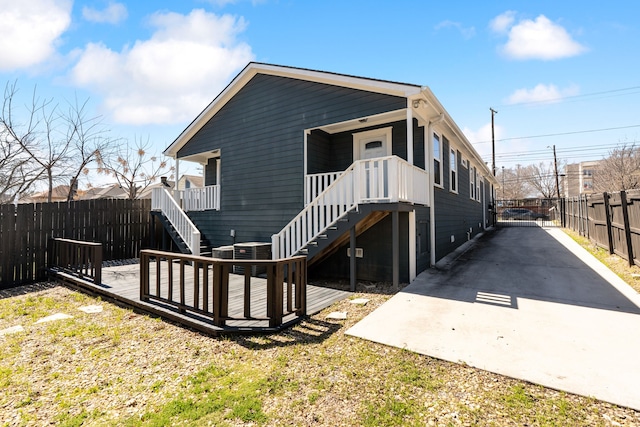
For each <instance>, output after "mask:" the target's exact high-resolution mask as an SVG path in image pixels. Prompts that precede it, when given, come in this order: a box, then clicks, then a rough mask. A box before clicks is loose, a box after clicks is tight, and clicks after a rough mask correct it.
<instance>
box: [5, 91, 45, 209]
mask: <svg viewBox="0 0 640 427" xmlns="http://www.w3.org/2000/svg"><path fill="white" fill-rule="evenodd" d="M15 95H16V83H15V82H14V83H13V84H9V83H7V84H6V85H5V89H4V98H3V102H2V112H1V114H0V156H1V157H0V202H7V201H11V200H14V199H15V197H16V196H18V195H20V194H22V193H24V192H25V191H27V190H28V189H29V187H30V186H31V185H32V184H33V183H34V182H35V181H37V180H38V179H40V177H41V176H42V172H43V171H42V170H40V169H39V168H37V167H36V166H35V165H34V164H33V163H32V162H30V160H31V154H30V151H31V150H35V148H36V142H35V136H34V135H33V127H34V126H32V124H31V122H28V123H27V124H26V125H24V126H23V125H21V124H18V123H16V122H15V119H14V117H13V108H14V107H13V104H14V100H15ZM31 119H33V118H31ZM18 128H26V129H25V130H24V132H21V133H19V132H18V130H17V129H18Z"/></svg>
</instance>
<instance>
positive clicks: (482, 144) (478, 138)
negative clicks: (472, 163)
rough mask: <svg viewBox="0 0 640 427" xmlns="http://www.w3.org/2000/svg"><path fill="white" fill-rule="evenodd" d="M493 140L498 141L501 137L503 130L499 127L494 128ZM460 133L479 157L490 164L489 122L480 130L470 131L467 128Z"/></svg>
mask: <svg viewBox="0 0 640 427" xmlns="http://www.w3.org/2000/svg"><path fill="white" fill-rule="evenodd" d="M494 132H495V139H496V140H498V139H500V138H502V137H503V134H504V129H503V128H502V126H500V125H495V126H494ZM462 133H464V135H465V136H466V137H467V139H468V140H469V142H471V144H472V145H473V148H475V149H476V151H477V152H478V154H480V157H482V158H483V159H484V160H485V162H489V165H490V164H491V122H489V123H487V124H485V125H483V126H482V127H481V128H480V129H477V130H472V129H469V128H467V127H465V128H464V129H462Z"/></svg>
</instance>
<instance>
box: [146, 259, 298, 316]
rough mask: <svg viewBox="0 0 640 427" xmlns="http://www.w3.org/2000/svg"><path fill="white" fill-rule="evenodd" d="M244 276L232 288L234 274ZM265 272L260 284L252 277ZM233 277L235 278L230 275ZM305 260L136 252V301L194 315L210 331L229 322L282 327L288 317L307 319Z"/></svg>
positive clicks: (257, 279) (259, 280) (259, 281)
mask: <svg viewBox="0 0 640 427" xmlns="http://www.w3.org/2000/svg"><path fill="white" fill-rule="evenodd" d="M234 271H235V272H236V273H240V276H241V277H244V280H243V283H242V284H241V285H240V286H231V284H230V275H231V273H233V272H234ZM256 271H260V272H262V271H263V272H264V274H262V275H264V276H266V284H265V280H264V279H262V278H257V277H254V276H255V274H256ZM234 276H235V277H238V275H237V274H236V275H234ZM306 295H307V259H306V257H302V256H301V257H293V258H286V259H278V260H223V259H217V258H208V257H202V256H195V255H185V254H177V253H173V252H161V251H154V250H143V251H142V252H140V300H141V301H149V300H154V301H157V302H159V303H162V304H166V305H169V306H171V307H174V308H176V309H177V310H178V311H180V312H181V313H187V312H188V313H193V314H197V315H200V316H203V317H204V318H206V319H208V320H209V321H211V322H212V323H213V324H214V325H215V326H220V327H224V326H228V325H227V322H228V321H236V322H235V323H236V324H238V322H237V321H240V322H244V325H246V326H247V327H248V326H255V324H257V323H260V322H267V323H268V325H269V327H270V328H277V327H279V326H281V325H282V323H283V318H284V317H285V316H287V315H289V314H295V315H297V316H304V315H306V310H307V298H306Z"/></svg>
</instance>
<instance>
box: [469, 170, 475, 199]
mask: <svg viewBox="0 0 640 427" xmlns="http://www.w3.org/2000/svg"><path fill="white" fill-rule="evenodd" d="M476 174H477V172H476V167H475V166H473V165H471V164H469V198H470V199H471V200H475V199H476Z"/></svg>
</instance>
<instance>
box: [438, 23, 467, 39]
mask: <svg viewBox="0 0 640 427" xmlns="http://www.w3.org/2000/svg"><path fill="white" fill-rule="evenodd" d="M442 28H455V29H457V30H458V31H459V32H460V34H462V37H464V38H465V39H470V38H471V37H473V36H475V35H476V29H475V28H474V27H464V26H463V25H462V24H461V23H460V22H454V21H448V20H447V21H442V22H440V23H439V24H438V25H436V27H435V29H436V30H440V29H442Z"/></svg>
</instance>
